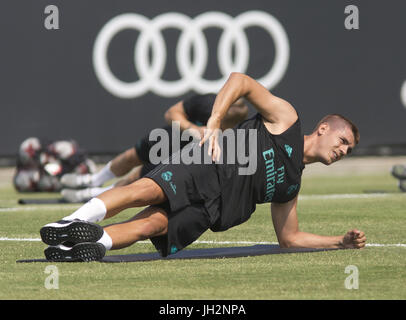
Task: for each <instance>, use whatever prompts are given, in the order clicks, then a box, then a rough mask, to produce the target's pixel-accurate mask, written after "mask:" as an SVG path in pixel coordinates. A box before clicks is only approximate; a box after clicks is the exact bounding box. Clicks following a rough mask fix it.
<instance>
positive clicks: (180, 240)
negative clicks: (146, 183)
mask: <svg viewBox="0 0 406 320" xmlns="http://www.w3.org/2000/svg"><path fill="white" fill-rule="evenodd" d="M145 178H150V179H152V180H154V181H155V182H156V183H157V184H158V185H159V186H160V187H161V188H162V190H163V191H164V193H165V195H166V196H167V198H168V200H167V201H166V202H164V203H162V204H160V205H158V206H159V207H161V208H162V209H164V210H165V211H166V213H167V215H168V233H167V234H166V235H164V236H160V237H155V238H151V241H152V243H153V244H154V246H155V247H156V249H157V250H158V251H159V253H160V254H161V255H162V256H164V257H165V256H167V255H169V254H173V253H175V252H177V251H179V250H181V249H183V248H185V247H186V246H188V245H189V244H191V243H192V242H194V241H195V240H196V239H197V238H199V237H200V236H201V235H202V234H203V233H204V232H205V231H206V230H207V229H209V228H210V227H211V226H213V225H214V224H215V222H216V221H217V219H218V218H219V216H220V212H221V207H220V206H221V189H220V183H219V178H218V174H217V168H216V165H215V164H190V165H185V164H161V165H159V166H158V167H156V168H155V169H154V170H152V171H151V172H149V173H148V174H147V175H146V176H145Z"/></svg>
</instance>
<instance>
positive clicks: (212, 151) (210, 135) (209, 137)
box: [200, 116, 221, 161]
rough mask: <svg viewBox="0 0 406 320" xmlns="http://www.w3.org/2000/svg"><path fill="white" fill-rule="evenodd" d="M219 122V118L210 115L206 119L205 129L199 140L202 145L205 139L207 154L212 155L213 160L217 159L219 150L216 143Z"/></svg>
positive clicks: (218, 133) (218, 158)
mask: <svg viewBox="0 0 406 320" xmlns="http://www.w3.org/2000/svg"><path fill="white" fill-rule="evenodd" d="M220 124H221V120H220V119H219V118H217V117H215V116H211V117H210V118H209V120H208V121H207V127H206V130H204V136H203V138H202V139H201V140H200V146H202V145H203V144H204V143H205V142H206V141H208V143H209V148H208V154H209V156H211V157H212V159H213V161H219V160H220V155H221V150H220V146H219V143H218V139H219V135H220V132H221V130H220Z"/></svg>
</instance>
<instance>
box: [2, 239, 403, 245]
mask: <svg viewBox="0 0 406 320" xmlns="http://www.w3.org/2000/svg"><path fill="white" fill-rule="evenodd" d="M0 241H18V242H39V241H41V239H40V238H7V237H0ZM137 243H142V244H151V242H150V241H138V242H137ZM193 243H194V244H213V245H222V244H242V245H255V244H278V242H268V241H206V240H197V241H195V242H193ZM366 246H367V247H404V248H406V244H405V243H393V244H381V243H367V244H366Z"/></svg>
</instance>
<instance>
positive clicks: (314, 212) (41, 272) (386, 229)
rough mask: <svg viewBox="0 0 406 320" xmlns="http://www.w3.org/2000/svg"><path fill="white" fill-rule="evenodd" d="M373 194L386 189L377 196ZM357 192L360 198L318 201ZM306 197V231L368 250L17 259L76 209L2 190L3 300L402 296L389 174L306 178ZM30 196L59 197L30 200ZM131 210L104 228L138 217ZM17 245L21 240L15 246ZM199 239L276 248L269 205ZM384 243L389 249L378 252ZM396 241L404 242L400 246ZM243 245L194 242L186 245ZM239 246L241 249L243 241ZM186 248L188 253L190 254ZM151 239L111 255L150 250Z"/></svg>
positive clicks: (403, 228) (39, 251) (39, 254)
mask: <svg viewBox="0 0 406 320" xmlns="http://www.w3.org/2000/svg"><path fill="white" fill-rule="evenodd" d="M373 190H380V191H385V193H381V194H375V193H371V192H373ZM336 194H359V195H360V196H361V197H354V198H350V197H343V198H337V197H335V196H333V197H330V198H329V197H321V196H317V195H336ZM301 195H303V197H302V199H301V200H300V201H299V208H298V212H299V224H300V228H301V230H303V231H307V232H313V233H318V234H323V235H341V234H344V233H345V232H346V231H347V230H350V229H352V228H359V229H361V230H363V231H365V233H366V235H367V239H368V243H369V246H368V247H366V248H365V249H363V250H337V251H328V252H314V253H290V254H275V255H266V256H259V257H246V258H232V259H198V260H177V261H176V260H173V261H153V262H137V263H119V264H104V263H99V262H92V263H16V260H19V259H31V258H43V250H44V249H45V247H46V245H45V244H43V243H42V242H40V241H27V240H24V239H28V238H31V239H34V240H35V239H39V229H40V228H41V227H42V226H43V225H44V224H46V223H49V222H52V221H56V220H59V219H60V218H61V217H63V216H65V215H67V214H69V213H71V212H72V211H73V210H74V209H75V208H77V207H78V206H77V205H36V206H34V205H29V206H21V205H18V204H17V199H18V198H20V197H22V195H21V194H18V193H16V192H15V191H14V189H13V188H12V185H11V180H10V183H5V182H4V181H3V183H2V184H1V185H0V238H1V241H0V299H1V300H4V299H12V300H14V299H17V300H19V299H52V300H53V299H124V300H127V299H135V300H139V299H140V300H141V299H142V300H150V299H154V300H161V299H169V300H185V299H187V300H189V299H193V300H194V299H199V300H200V299H203V300H206V299H208V300H223V299H227V300H228V299H231V300H241V299H242V300H264V299H266V300H268V299H323V300H324V299H328V300H331V299H334V300H335V299H345V300H346V299H351V300H354V299H368V300H369V299H402V300H403V299H405V298H406V282H405V279H406V268H405V266H406V247H405V245H404V244H405V243H406V240H405V235H406V194H405V193H400V192H399V191H398V189H397V186H396V181H395V180H394V179H393V178H392V177H391V176H390V175H389V174H388V172H374V173H359V174H354V173H352V172H348V173H345V172H344V173H342V174H339V175H333V176H327V175H323V174H319V175H306V174H305V175H304V177H303V186H302V192H301ZM23 196H24V197H50V196H52V197H58V196H59V195H57V194H40V195H39V194H37V195H35V194H25V195H23ZM136 212H137V209H133V210H127V211H124V212H122V213H121V214H120V215H118V216H116V217H114V218H113V219H111V220H110V221H107V222H104V223H101V224H102V225H104V224H107V223H111V222H118V221H121V220H124V219H126V218H128V217H130V216H133V215H134V214H135V213H136ZM12 239H18V240H19V241H17V240H12ZM199 240H210V241H214V242H224V241H229V242H240V241H250V242H276V236H275V233H274V230H273V227H272V221H271V216H270V209H269V204H268V205H260V206H258V207H257V211H256V212H255V213H254V215H253V216H252V218H251V219H250V220H249V221H248V222H246V223H245V224H243V225H240V226H238V227H235V228H233V229H230V230H228V231H226V232H222V233H213V232H210V231H208V232H206V233H205V234H203V235H202V237H201V238H200V239H199ZM378 244H379V245H385V246H378ZM395 244H403V246H402V245H398V246H395ZM226 245H228V246H233V245H236V244H219V243H215V244H202V243H194V244H192V245H191V246H190V247H189V248H187V249H193V248H205V247H206V248H207V247H213V246H217V247H219V246H226ZM239 245H240V244H239ZM187 249H185V250H187ZM153 251H154V247H153V246H152V244H150V243H149V242H143V243H138V244H135V245H133V246H132V247H130V248H126V249H124V250H120V251H110V252H108V254H127V253H142V252H153ZM49 265H55V266H56V267H57V268H58V274H59V288H58V289H56V290H55V289H47V288H46V287H45V282H46V278H47V277H48V276H49V274H47V273H45V271H46V267H47V266H49ZM349 265H353V266H356V267H357V269H358V272H359V273H358V275H359V282H358V283H359V287H358V289H352V290H350V289H346V287H345V285H344V283H345V280H346V278H347V277H348V276H350V274H348V273H345V269H346V267H347V266H349Z"/></svg>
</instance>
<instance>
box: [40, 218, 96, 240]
mask: <svg viewBox="0 0 406 320" xmlns="http://www.w3.org/2000/svg"><path fill="white" fill-rule="evenodd" d="M40 235H41V239H42V241H43V242H44V243H46V244H48V245H50V246H56V245H58V244H61V243H64V242H71V243H74V244H76V243H82V242H96V241H97V240H99V239H100V238H101V237H102V235H103V228H102V227H101V226H99V225H98V224H95V223H91V222H87V221H82V220H73V221H66V220H61V221H58V222H54V223H49V224H47V225H45V226H43V227H42V228H41V230H40Z"/></svg>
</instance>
